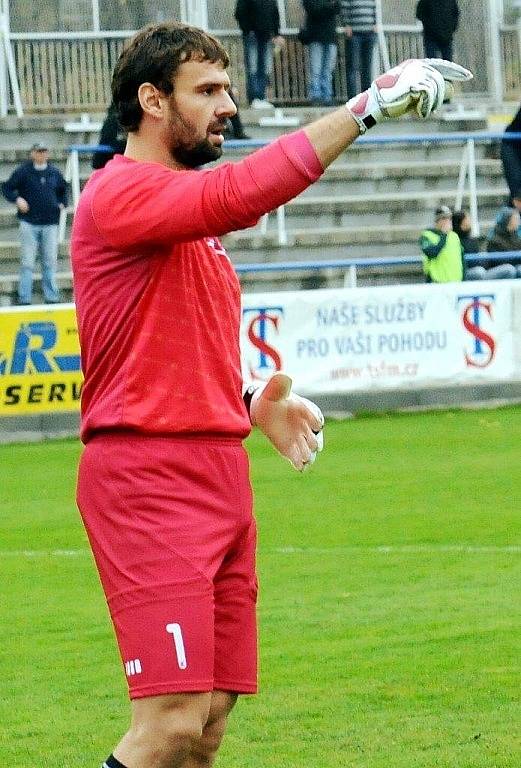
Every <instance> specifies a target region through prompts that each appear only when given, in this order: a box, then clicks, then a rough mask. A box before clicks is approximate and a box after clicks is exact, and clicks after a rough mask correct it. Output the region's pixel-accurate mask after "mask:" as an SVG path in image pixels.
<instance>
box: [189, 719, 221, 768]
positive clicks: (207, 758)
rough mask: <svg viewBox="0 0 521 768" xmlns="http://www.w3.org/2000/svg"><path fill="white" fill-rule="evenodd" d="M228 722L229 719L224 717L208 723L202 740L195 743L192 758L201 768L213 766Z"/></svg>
mask: <svg viewBox="0 0 521 768" xmlns="http://www.w3.org/2000/svg"><path fill="white" fill-rule="evenodd" d="M226 721H227V718H226V717H225V716H224V715H223V716H222V717H220V718H218V719H216V720H214V721H213V722H211V723H207V724H206V725H205V727H204V728H203V732H202V734H201V738H200V739H198V740H197V741H195V742H194V743H193V746H192V753H191V757H192V760H193V761H194V762H195V763H196V764H197V765H198V766H200V768H207V767H208V766H211V765H213V762H214V759H215V756H216V754H217V750H218V749H219V747H220V745H221V741H222V740H223V736H224V732H225V730H226Z"/></svg>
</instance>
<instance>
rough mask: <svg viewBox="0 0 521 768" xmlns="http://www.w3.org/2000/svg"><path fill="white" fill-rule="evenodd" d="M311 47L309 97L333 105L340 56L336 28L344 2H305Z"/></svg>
mask: <svg viewBox="0 0 521 768" xmlns="http://www.w3.org/2000/svg"><path fill="white" fill-rule="evenodd" d="M303 6H304V11H305V12H306V21H305V25H304V28H305V30H306V40H307V45H309V86H308V98H309V100H310V101H311V103H312V104H314V105H326V106H327V105H330V104H332V103H333V71H334V69H335V64H336V57H337V35H336V26H337V19H338V14H339V12H340V0H303Z"/></svg>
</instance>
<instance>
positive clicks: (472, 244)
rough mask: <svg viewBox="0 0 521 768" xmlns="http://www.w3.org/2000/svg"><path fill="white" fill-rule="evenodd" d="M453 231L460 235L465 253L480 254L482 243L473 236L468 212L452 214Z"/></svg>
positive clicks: (462, 211)
mask: <svg viewBox="0 0 521 768" xmlns="http://www.w3.org/2000/svg"><path fill="white" fill-rule="evenodd" d="M452 229H453V231H454V232H455V233H456V234H457V235H458V237H459V239H460V243H461V245H462V247H463V253H479V252H480V250H481V242H480V240H479V238H478V237H473V236H472V222H471V220H470V214H469V212H468V211H466V210H464V209H463V210H461V211H454V213H453V214H452Z"/></svg>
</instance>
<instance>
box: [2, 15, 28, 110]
mask: <svg viewBox="0 0 521 768" xmlns="http://www.w3.org/2000/svg"><path fill="white" fill-rule="evenodd" d="M0 38H1V44H2V49H3V56H4V60H5V63H6V67H7V72H8V73H9V80H10V81H11V90H12V92H13V100H14V106H15V110H16V114H17V116H18V117H23V114H24V110H23V106H22V99H21V97H20V88H19V86H18V76H17V74H16V64H15V61H14V56H13V49H12V48H11V38H10V32H9V21H8V18H7V16H6V15H5V14H4V13H2V14H0Z"/></svg>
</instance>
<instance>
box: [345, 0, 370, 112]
mask: <svg viewBox="0 0 521 768" xmlns="http://www.w3.org/2000/svg"><path fill="white" fill-rule="evenodd" d="M340 14H341V15H340V23H341V25H342V26H343V28H344V45H345V64H346V80H347V95H348V97H349V98H352V97H353V96H354V95H355V93H360V91H365V90H367V88H369V86H370V85H371V80H372V79H373V77H372V73H373V53H374V48H375V43H376V0H341V10H340Z"/></svg>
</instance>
